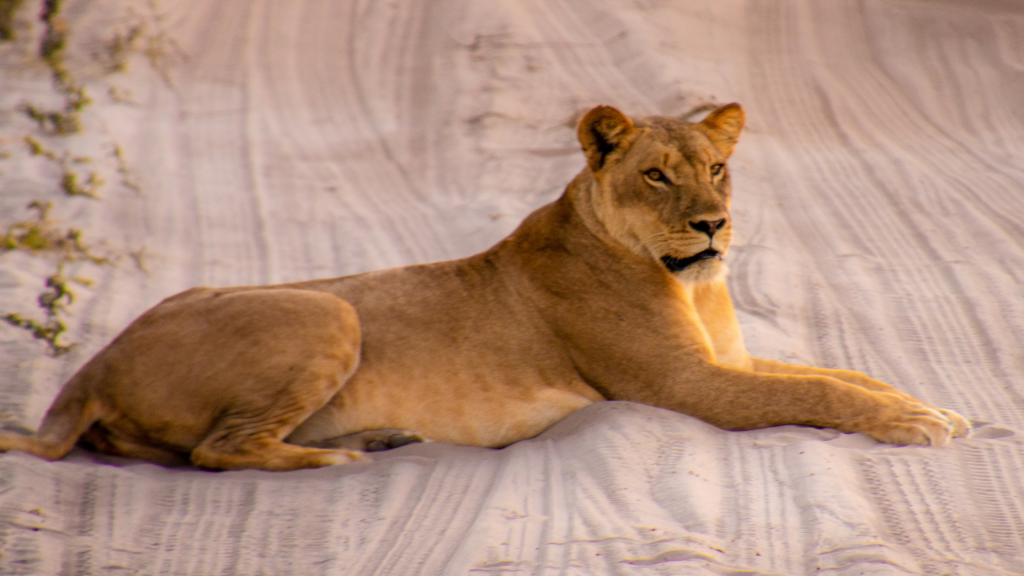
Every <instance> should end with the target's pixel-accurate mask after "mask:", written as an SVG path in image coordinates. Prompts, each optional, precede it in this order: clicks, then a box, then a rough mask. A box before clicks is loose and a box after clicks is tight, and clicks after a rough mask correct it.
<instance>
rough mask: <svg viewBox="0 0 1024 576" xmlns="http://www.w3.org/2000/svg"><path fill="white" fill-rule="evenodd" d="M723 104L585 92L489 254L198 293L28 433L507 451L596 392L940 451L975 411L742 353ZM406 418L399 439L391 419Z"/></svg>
mask: <svg viewBox="0 0 1024 576" xmlns="http://www.w3.org/2000/svg"><path fill="white" fill-rule="evenodd" d="M744 122H745V116H744V112H743V110H742V108H740V106H739V105H737V104H729V105H726V106H723V107H721V108H718V109H716V110H714V111H713V112H711V113H710V114H709V115H708V116H707V117H706V118H705V119H704V120H703V121H701V122H699V123H690V122H687V121H684V120H681V119H676V118H667V117H658V116H653V117H647V118H643V119H640V120H637V121H636V122H634V121H632V120H630V119H629V118H627V117H626V116H625V115H623V114H622V113H621V112H619V111H618V110H616V109H615V108H611V107H609V106H599V107H597V108H594V109H593V110H590V112H588V113H587V114H586V115H585V116H584V117H583V119H582V120H581V121H580V123H579V128H578V137H579V141H580V144H582V146H583V151H584V153H585V155H586V159H587V166H586V167H584V169H583V171H582V172H580V173H579V175H578V176H576V178H574V179H573V181H572V182H571V183H570V184H569V186H568V187H567V188H566V190H565V193H564V194H563V195H562V197H561V198H559V199H558V200H556V201H555V202H553V203H551V204H548V205H547V206H543V207H541V208H539V209H538V210H536V211H535V212H534V213H533V214H531V215H530V216H529V217H527V218H526V220H525V221H524V222H523V223H522V224H521V225H520V226H519V228H518V229H517V230H516V231H515V232H513V233H512V235H511V236H509V237H508V238H505V239H504V240H502V241H501V242H500V243H498V244H497V245H496V246H494V247H493V248H491V249H490V250H487V251H486V252H483V253H481V254H477V255H475V256H471V257H469V258H465V259H462V260H454V261H450V262H438V263H434V264H425V265H418V266H407V267H404V268H396V269H392V270H384V271H378V272H369V273H365V274H357V275H354V276H346V277H343V278H334V279H329V280H313V281H309V282H297V283H293V284H282V285H276V286H253V287H239V288H225V289H217V288H194V289H192V290H189V291H187V292H184V293H181V294H178V295H176V296H173V297H171V298H168V299H166V300H164V301H163V302H161V303H160V304H158V305H157V306H155V307H154V308H152V309H151V310H149V311H148V312H146V313H145V314H143V315H142V316H141V317H139V318H138V319H137V320H135V322H133V323H132V324H131V325H130V326H129V327H128V328H127V329H126V330H125V331H124V332H123V333H122V334H121V335H120V336H118V337H117V339H115V340H114V341H113V342H112V343H111V344H110V345H109V346H107V347H106V348H104V349H103V350H101V351H100V352H99V353H98V354H96V356H95V357H93V358H92V359H91V360H90V361H89V362H88V363H87V364H86V365H85V366H84V367H82V369H81V370H79V371H78V373H76V374H75V375H74V377H72V378H71V380H70V381H68V383H67V384H66V385H65V386H64V388H63V390H62V391H61V393H60V395H59V396H58V397H57V399H56V400H55V401H54V403H53V406H51V407H50V410H49V412H48V413H47V415H46V418H45V419H44V420H43V423H42V426H41V427H40V429H39V432H38V434H37V435H36V436H19V435H14V434H4V435H0V450H22V451H25V452H31V453H33V454H37V455H39V456H42V457H44V458H47V459H51V460H52V459H57V458H60V457H62V456H63V455H65V454H66V453H67V452H68V451H69V450H70V449H71V448H72V447H73V446H74V445H75V443H76V442H77V441H79V440H81V441H82V442H83V443H86V444H89V445H91V446H92V447H94V448H95V449H97V450H99V451H101V452H106V453H110V454H117V455H121V456H128V457H134V458H143V459H146V460H151V461H154V462H158V463H165V464H172V463H178V462H185V461H186V458H188V459H189V460H190V461H191V462H192V463H193V464H195V465H197V466H201V467H204V468H209V469H238V468H259V469H263V470H293V469H297V468H308V467H317V466H325V465H328V464H341V463H345V462H351V461H353V460H358V459H360V458H361V457H363V452H364V451H365V450H367V449H372V448H381V447H387V446H392V445H395V444H401V443H404V442H408V441H413V440H417V439H418V436H417V435H421V436H422V437H424V438H429V439H432V440H436V441H440V442H450V443H455V444H469V445H476V446H492V447H499V446H505V445H507V444H511V443H512V442H516V441H517V440H522V439H525V438H530V437H532V436H535V435H537V434H538V433H540V432H541V431H543V430H544V429H546V428H548V427H549V426H551V425H552V424H553V423H554V422H556V421H558V420H559V419H561V418H563V417H565V416H566V415H567V414H569V413H571V412H573V411H574V410H577V409H579V408H581V407H583V406H586V405H587V404H590V403H591V402H597V401H600V400H632V401H634V402H642V403H645V404H650V405H652V406H660V407H662V408H668V409H670V410H676V411H678V412H682V413H685V414H690V415H692V416H696V417H697V418H700V419H702V420H705V421H707V422H710V423H712V424H715V425H716V426H719V427H721V428H725V429H728V430H747V429H751V428H762V427H767V426H775V425H779V424H803V425H808V426H819V427H828V428H836V429H838V430H841V431H844V432H863V433H865V434H867V435H869V436H871V437H872V438H875V439H877V440H880V441H882V442H890V443H893V444H930V445H932V446H942V445H943V444H946V443H947V442H949V440H950V438H951V437H954V436H964V435H966V434H967V433H968V432H969V429H970V425H969V424H968V422H967V421H966V420H965V419H964V418H962V417H961V416H959V415H958V414H956V413H954V412H951V411H949V410H940V409H936V408H933V407H931V406H929V405H928V404H926V403H924V402H921V401H920V400H916V399H914V398H912V397H910V396H908V395H906V394H904V393H902V392H899V391H898V390H896V389H894V388H892V387H891V386H888V385H886V384H883V383H882V382H879V381H878V380H873V379H871V378H869V377H867V376H865V375H863V374H860V373H858V372H852V371H848V370H828V369H823V368H809V367H805V366H795V365H791V364H784V363H782V362H776V361H773V360H764V359H760V358H753V357H751V356H750V354H748V353H747V350H746V348H745V347H744V345H743V336H742V334H741V333H740V327H739V323H738V322H737V319H736V313H735V310H734V309H733V305H732V302H731V300H730V298H729V291H728V289H727V288H726V283H725V280H724V274H725V270H726V268H725V264H723V262H722V258H723V257H724V256H725V254H726V252H727V250H728V248H729V242H730V239H731V236H732V220H731V219H730V216H729V206H730V196H731V188H730V183H729V168H728V166H727V165H726V159H727V158H728V157H729V156H730V155H731V154H732V152H733V147H734V146H735V144H736V141H737V138H738V137H739V134H740V131H741V130H742V128H743V125H744ZM396 430H409V431H412V432H396Z"/></svg>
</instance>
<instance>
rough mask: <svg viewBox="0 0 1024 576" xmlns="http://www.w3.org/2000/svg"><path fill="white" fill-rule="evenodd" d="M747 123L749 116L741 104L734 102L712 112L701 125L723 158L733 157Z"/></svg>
mask: <svg viewBox="0 0 1024 576" xmlns="http://www.w3.org/2000/svg"><path fill="white" fill-rule="evenodd" d="M746 122H747V115H746V114H745V113H744V112H743V108H741V107H740V105H739V104H737V103H735V102H733V103H732V104H726V105H725V106H722V107H721V108H718V109H717V110H714V111H712V112H711V113H710V114H708V115H707V117H706V118H704V120H702V121H701V125H702V126H704V128H705V129H706V130H707V135H708V138H710V139H711V143H712V144H714V145H715V148H718V151H719V152H721V153H722V156H725V157H726V158H728V157H729V156H732V150H733V148H735V147H736V141H737V140H739V137H740V131H742V130H743V125H744V124H745V123H746Z"/></svg>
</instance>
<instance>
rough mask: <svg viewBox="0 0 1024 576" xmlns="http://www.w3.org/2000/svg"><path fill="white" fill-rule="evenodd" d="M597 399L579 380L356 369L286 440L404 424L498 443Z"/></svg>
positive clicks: (457, 438)
mask: <svg viewBox="0 0 1024 576" xmlns="http://www.w3.org/2000/svg"><path fill="white" fill-rule="evenodd" d="M567 388H577V390H573V389H567ZM602 399H603V398H601V396H600V395H599V394H598V393H597V392H596V391H594V390H593V389H591V388H589V387H588V386H586V385H585V384H583V383H582V382H579V383H578V384H577V385H575V386H566V387H562V386H558V387H551V386H546V385H543V384H539V385H537V384H535V385H523V384H522V383H520V382H508V383H494V382H490V383H482V382H480V381H462V382H458V381H455V382H452V381H450V380H446V379H439V380H436V381H429V380H427V381H419V382H409V381H402V380H400V379H397V378H389V379H387V380H381V379H378V378H375V377H373V375H363V377H360V375H359V373H358V372H357V374H356V376H354V377H353V378H352V380H351V381H350V382H348V383H347V384H346V385H345V387H344V388H343V389H342V391H341V392H339V393H338V395H337V396H335V398H334V399H333V400H332V401H331V402H330V403H329V404H328V405H327V406H325V407H324V408H323V409H321V410H320V411H319V412H317V413H315V414H314V415H313V416H311V417H310V418H309V419H308V420H307V421H306V422H304V423H303V424H302V425H301V426H299V428H297V429H296V430H295V432H294V433H293V434H292V435H291V437H289V441H290V442H294V443H297V444H305V443H308V442H314V441H316V440H322V439H327V438H331V437H334V436H340V435H343V434H349V433H352V432H360V431H363V430H374V429H378V428H402V429H406V430H412V431H414V432H416V433H418V434H421V435H422V436H424V437H426V438H429V439H431V440H434V441H436V442H445V443H449V444H462V445H470V446H489V447H500V446H506V445H508V444H511V443H513V442H517V441H519V440H524V439H526V438H532V437H533V436H536V435H537V434H540V433H541V432H543V431H544V430H546V429H547V428H549V427H550V426H551V425H552V424H554V423H555V422H557V421H559V420H561V419H562V418H564V417H566V416H567V415H569V414H571V413H573V412H575V411H576V410H579V409H580V408H582V407H584V406H586V405H588V404H591V403H592V402H594V401H597V400H602Z"/></svg>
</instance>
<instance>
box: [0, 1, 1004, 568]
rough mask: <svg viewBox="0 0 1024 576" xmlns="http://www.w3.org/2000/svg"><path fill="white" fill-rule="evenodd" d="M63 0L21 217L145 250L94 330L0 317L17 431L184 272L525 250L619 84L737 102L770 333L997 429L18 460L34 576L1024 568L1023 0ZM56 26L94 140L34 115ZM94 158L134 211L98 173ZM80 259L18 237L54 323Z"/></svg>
mask: <svg viewBox="0 0 1024 576" xmlns="http://www.w3.org/2000/svg"><path fill="white" fill-rule="evenodd" d="M41 7H42V2H41V1H39V0H29V1H26V2H25V5H24V7H23V8H22V10H20V11H19V12H18V13H17V14H16V19H15V31H16V39H15V40H13V41H9V42H5V43H0V189H2V193H0V224H2V225H3V227H4V230H7V227H9V226H11V225H12V224H14V223H15V222H18V221H32V220H33V218H34V214H35V212H34V211H32V210H26V208H25V207H26V205H27V204H28V203H29V202H31V201H34V200H39V201H44V202H45V201H50V202H52V204H53V207H52V208H51V209H50V211H49V212H48V214H47V223H46V224H45V226H49V227H50V228H48V229H49V230H51V232H52V231H57V233H58V235H57V236H54V238H60V237H61V236H60V235H59V234H62V233H64V232H66V231H67V230H68V229H71V228H74V229H77V230H80V231H81V235H80V242H81V245H82V246H87V247H88V250H89V253H90V254H93V255H94V256H96V257H97V258H106V259H107V260H109V263H102V262H101V263H93V262H89V261H87V260H83V259H81V258H79V259H78V260H77V261H76V262H68V263H65V264H64V265H63V267H62V268H61V271H62V273H63V277H64V278H66V279H68V286H69V287H70V289H71V290H72V291H73V292H74V294H75V300H74V302H70V303H67V302H65V301H64V300H61V302H65V308H66V309H64V310H60V309H58V310H57V314H58V318H59V319H61V320H62V321H63V322H65V323H66V325H67V327H68V329H67V331H66V332H65V333H64V334H61V335H60V337H59V339H58V340H57V341H56V344H58V345H62V346H63V345H69V344H72V343H74V344H75V345H74V346H73V347H71V348H70V350H69V351H68V352H67V353H65V354H62V355H60V356H57V357H54V356H52V355H51V354H50V350H51V349H50V347H48V345H47V343H46V342H45V341H43V340H40V339H34V338H33V337H32V335H31V334H30V333H29V331H28V330H26V329H23V328H18V327H14V326H9V325H7V324H2V325H0V418H2V422H3V424H4V425H5V426H6V427H10V428H18V427H23V428H29V429H34V428H35V427H36V426H38V424H39V422H40V420H41V419H42V416H43V414H44V412H45V410H46V408H47V407H48V405H49V403H50V402H51V400H52V399H53V397H54V396H55V395H56V393H57V391H58V390H59V388H60V386H61V385H62V383H63V382H64V381H65V380H66V379H67V378H68V377H69V376H70V375H71V374H72V373H73V372H74V371H75V370H76V369H77V368H78V367H79V366H81V365H82V364H83V363H84V362H85V361H86V360H87V359H88V358H89V356H90V355H91V354H93V353H95V352H96V351H97V350H99V349H100V348H101V347H102V346H103V345H104V344H106V343H107V342H108V341H109V340H110V339H111V338H113V337H114V336H115V335H116V334H117V333H118V332H119V331H120V330H121V329H123V328H124V327H125V326H126V325H127V324H128V323H129V322H130V321H131V320H132V319H133V318H134V317H135V316H137V315H138V314H140V313H141V312H143V311H144V310H145V309H147V308H148V307H150V306H152V305H153V304H155V303H156V302H158V301H159V300H160V299H161V298H164V297H166V296H169V295H171V294H173V293H175V292H178V291H180V290H183V289H186V288H189V287H191V286H196V285H208V286H229V285H238V284H258V283H271V282H284V281H293V280H302V279H308V278H318V277H327V276H337V275H343V274H350V273H355V272H361V271H366V270H373V269H379V268H386V267H391V266H399V265H405V264H411V263H418V262H429V261H433V260H440V259H449V258H457V257H461V256H465V255H469V254H472V253H475V252H478V251H481V250H483V249H485V248H487V247H489V246H490V245H492V244H493V243H495V242H497V241H498V240H499V239H501V238H502V237H503V236H505V235H506V234H508V233H509V232H510V231H511V230H512V229H513V228H514V227H515V226H516V225H517V224H518V222H519V221H520V220H521V219H522V218H523V217H524V216H525V215H526V214H528V213H529V212H530V211H531V210H533V209H534V208H536V207H538V206H540V205H542V204H544V203H546V202H548V201H551V200H553V199H554V198H556V197H557V196H558V195H559V194H560V193H561V191H562V189H563V187H564V186H565V185H566V184H567V183H568V181H569V180H570V178H571V177H572V176H573V175H575V174H576V173H577V172H578V171H579V170H580V169H581V168H582V167H583V164H584V160H583V156H582V154H581V152H580V150H579V147H578V145H577V143H576V141H575V137H574V124H575V121H576V119H577V118H578V117H579V114H580V113H581V112H582V111H584V110H586V109H587V108H589V107H590V106H593V105H595V104H599V103H603V104H612V105H615V106H617V107H619V108H621V109H622V110H624V111H626V112H627V113H630V114H634V115H645V114H664V115H673V114H681V113H683V112H685V111H687V110H689V109H690V108H691V107H693V106H697V105H700V104H703V103H706V102H718V103H727V102H732V101H737V102H740V103H741V104H743V106H744V107H745V108H746V110H747V114H748V118H749V124H748V128H747V130H746V131H745V133H744V135H743V137H742V138H741V140H740V144H739V146H738V148H737V151H736V154H735V155H734V156H733V158H732V160H731V162H730V164H731V169H732V175H733V176H732V177H733V183H734V184H733V185H734V195H735V199H734V219H735V225H736V228H737V241H736V244H735V246H734V248H732V250H731V251H730V253H729V256H728V260H727V261H728V264H729V266H730V268H731V275H730V278H729V283H730V287H731V290H732V294H733V298H734V300H735V302H736V305H737V308H738V311H739V314H740V321H741V323H742V325H743V329H744V332H745V335H746V339H747V345H748V348H749V349H750V350H751V352H752V353H754V354H756V355H759V356H763V357H768V358H775V359H779V360H785V361H790V362H797V363H806V364H815V365H821V366H827V367H841V368H851V369H856V370H861V371H864V372H866V373H868V374H871V375H873V376H875V377H876V378H879V379H882V380H885V381H887V382H889V383H891V384H893V385H895V386H897V387H899V388H901V389H903V390H905V391H907V392H909V393H911V394H913V395H915V396H917V397H919V398H922V399H924V400H927V401H930V402H933V403H935V404H937V405H940V406H943V407H947V408H951V409H954V410H956V411H958V412H960V413H961V414H964V415H965V416H967V417H968V418H971V419H972V420H974V421H975V423H976V426H977V431H976V433H975V435H974V436H973V437H972V438H971V439H960V440H956V441H954V442H953V443H952V444H951V445H950V446H948V447H944V448H941V449H940V448H927V447H896V446H890V445H885V444H879V443H876V442H874V441H872V440H870V439H869V438H867V437H865V436H862V435H858V434H853V435H843V434H839V433H838V432H835V431H832V430H816V429H810V428H801V427H796V426H784V427H779V428H775V429H767V430H757V431H750V432H725V431H722V430H719V429H717V428H715V427H713V426H710V425H708V424H705V423H703V422H701V421H698V420H695V419H693V418H690V417H688V416H685V415H681V414H676V413H672V412H668V411H664V410H659V409H655V408H651V407H646V406H642V405H637V404H629V403H611V402H609V403H599V404H595V405H593V406H590V407H588V408H585V409H583V410H580V411H579V412H576V413H575V414H573V415H571V416H570V417H569V418H567V419H565V420H563V421H562V422H560V423H559V424H557V425H556V426H554V427H553V428H551V429H550V430H548V431H547V432H545V433H543V434H541V435H540V436H539V437H537V438H535V439H532V440H528V441H524V442H520V443H518V444H515V445H512V446H510V447H508V448H506V449H503V450H487V449H479V448H468V447H457V446H445V445H440V444H429V445H417V446H407V447H403V448H400V449H397V450H394V451H391V452H387V453H380V454H377V455H375V459H374V461H373V462H367V463H358V464H351V465H345V466H338V467H332V468H328V469H319V470H309V471H298V472H289V473H265V472H255V471H248V472H229V473H210V472H204V471H199V470H194V469H188V468H182V469H166V468H161V467H159V466H155V465H151V464H146V463H141V462H137V461H130V460H118V459H113V458H103V457H100V456H97V455H95V454H92V453H89V452H86V451H84V450H81V449H76V451H74V452H73V453H72V454H71V455H70V456H69V457H67V458H66V459H64V460H62V461H58V462H54V463H49V462H45V461H43V460H40V459H37V458H34V457H30V456H27V455H24V454H19V453H9V454H6V455H0V573H2V574H58V573H60V574H195V575H212V574H253V575H255V574H339V575H340V574H345V575H355V574H359V575H364V574H365V575H370V574H376V575H384V574H394V575H403V576H407V575H416V574H423V575H428V574H430V575H432V574H580V575H589V574H687V575H689V574H694V575H696V574H700V575H705V574H709V575H710V574H745V575H751V576H753V575H767V574H780V575H794V574H829V575H833V574H834V575H840V574H842V575H860V574H965V575H972V576H974V575H997V574H998V575H1009V574H1024V482H1022V480H1021V479H1022V478H1024V441H1022V438H1024V436H1022V435H1021V431H1024V353H1022V350H1024V106H1022V104H1024V97H1022V94H1024V5H1022V4H1021V3H1019V2H1014V1H1012V0H975V1H968V0H964V1H952V0H934V1H930V2H925V1H923V0H861V1H853V0H835V1H829V2H819V1H815V0H804V1H798V0H779V1H760V2H758V1H748V2H742V1H738V0H714V1H711V0H703V1H692V2H691V1H686V2H683V1H678V2H669V1H660V0H634V1H630V0H487V1H476V2H468V1H463V0H436V1H433V2H423V1H420V0H389V1H370V0H361V1H360V0H288V1H273V0H219V1H218V0H176V1H172V0H159V2H149V3H146V2H141V1H140V2H128V1H124V0H66V1H65V2H64V3H63V4H62V5H61V11H60V13H59V15H58V17H57V18H51V21H50V23H49V25H47V24H46V23H44V22H41V21H39V19H38V14H39V12H40V10H41ZM47 28H49V29H51V32H52V31H53V30H57V31H58V32H59V31H61V30H63V31H65V32H64V33H65V34H66V44H65V45H64V46H63V48H62V50H61V51H60V57H61V60H60V61H59V62H57V64H58V65H60V66H63V67H64V69H66V70H67V71H68V73H69V74H70V76H69V78H70V79H68V78H66V79H65V81H64V84H63V86H64V87H65V88H67V87H68V86H69V84H68V82H72V84H70V86H72V87H78V86H83V87H84V88H85V89H86V92H87V94H88V96H90V97H91V99H92V102H91V104H89V105H88V106H85V107H84V108H83V109H82V110H81V111H80V113H79V114H78V117H79V124H80V125H79V129H78V131H76V132H73V133H69V134H67V135H56V134H53V132H54V125H53V124H52V123H50V124H48V123H47V121H46V120H43V121H42V126H41V125H40V124H39V123H36V122H33V120H31V119H30V118H29V116H28V115H27V114H26V108H25V106H26V104H27V105H32V106H36V107H37V109H40V110H42V109H49V110H59V109H61V107H62V106H63V105H64V103H65V102H67V96H66V95H62V94H61V93H60V92H59V88H60V85H58V86H56V87H55V85H54V83H53V81H52V76H53V71H54V61H53V59H52V58H51V62H50V63H49V64H47V62H45V61H43V60H42V59H41V58H40V57H39V46H40V43H41V41H42V39H43V36H44V34H45V33H46V30H47ZM133 30H134V31H135V32H134V33H133V32H132V31H133ZM118 39H120V40H118ZM65 92H67V90H65ZM26 136H27V137H29V138H31V139H32V141H34V142H36V143H37V144H39V146H41V147H42V150H40V149H37V150H36V152H38V153H37V154H33V153H32V150H31V149H30V148H31V147H30V145H28V144H26V141H25V138H26ZM46 152H49V153H50V155H49V156H48V155H47V154H46ZM65 152H67V154H68V156H67V157H65V156H63V154H64V153H65ZM76 158H77V160H76ZM86 158H88V161H85V159H86ZM69 172H70V173H74V174H76V175H77V180H76V183H77V187H75V186H71V187H70V190H71V191H76V192H93V193H94V195H96V196H98V199H94V198H90V197H86V196H83V195H81V194H78V195H75V196H69V195H67V193H66V192H67V190H68V188H69V187H68V186H67V179H66V177H65V174H67V173H69ZM93 173H95V174H96V179H97V180H98V179H102V180H103V184H102V185H100V186H98V187H96V188H95V189H92V188H90V187H89V186H88V184H87V183H88V176H89V175H90V174H93ZM95 181H96V180H94V182H95ZM62 183H63V184H64V186H63V187H62ZM30 225H31V224H30ZM23 231H24V229H23ZM69 251H70V252H69ZM61 253H62V252H61V251H60V250H53V249H49V250H48V249H43V250H31V249H28V248H26V247H24V246H22V247H19V248H17V249H14V250H7V251H6V252H4V253H3V254H2V255H0V313H3V314H7V313H12V312H13V313H18V314H21V315H22V317H23V318H32V319H35V320H37V322H39V323H43V322H45V320H46V312H45V310H43V309H41V308H40V307H39V304H38V303H37V299H38V297H39V295H40V294H41V293H45V292H46V287H45V282H46V279H47V278H48V277H52V276H53V275H54V272H55V270H56V269H57V263H58V261H59V259H60V258H61V255H60V254H61ZM63 254H64V255H65V258H69V257H71V256H74V255H75V254H77V255H78V256H79V257H81V256H82V254H81V253H80V252H75V250H74V249H73V248H67V243H65V249H64V252H63ZM69 255H70V256H69ZM74 277H81V278H88V279H89V280H91V284H89V285H85V283H76V282H74V281H72V280H70V279H71V278H74ZM44 300H45V298H44Z"/></svg>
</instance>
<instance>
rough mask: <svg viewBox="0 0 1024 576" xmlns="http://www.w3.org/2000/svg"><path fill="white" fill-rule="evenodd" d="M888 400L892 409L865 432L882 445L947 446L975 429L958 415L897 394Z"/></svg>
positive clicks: (891, 395)
mask: <svg viewBox="0 0 1024 576" xmlns="http://www.w3.org/2000/svg"><path fill="white" fill-rule="evenodd" d="M886 396H889V397H890V399H891V400H892V405H891V409H890V410H888V411H887V412H888V413H887V414H886V415H885V416H884V417H883V419H882V420H881V421H879V422H875V423H874V425H872V426H870V427H868V428H867V429H865V430H861V431H862V432H864V433H865V434H867V435H868V436H871V437H872V438H874V439H875V440H878V441H880V442H886V443H888V444H898V445H905V444H923V445H925V446H928V445H931V446H945V445H946V444H948V443H949V441H950V440H951V439H952V438H954V437H960V436H965V435H967V434H968V433H969V431H970V429H971V425H970V423H968V422H967V420H966V419H964V418H963V417H962V416H960V415H959V414H957V413H956V412H953V411H950V410H940V409H937V408H931V407H928V406H926V405H924V404H922V403H920V402H917V401H915V400H913V399H912V398H902V397H898V396H896V395H895V394H886Z"/></svg>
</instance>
